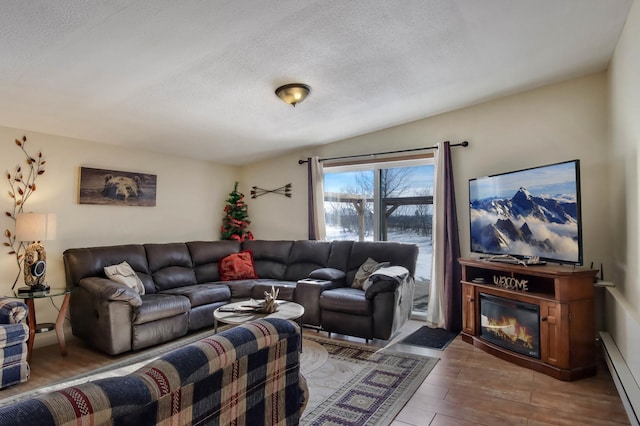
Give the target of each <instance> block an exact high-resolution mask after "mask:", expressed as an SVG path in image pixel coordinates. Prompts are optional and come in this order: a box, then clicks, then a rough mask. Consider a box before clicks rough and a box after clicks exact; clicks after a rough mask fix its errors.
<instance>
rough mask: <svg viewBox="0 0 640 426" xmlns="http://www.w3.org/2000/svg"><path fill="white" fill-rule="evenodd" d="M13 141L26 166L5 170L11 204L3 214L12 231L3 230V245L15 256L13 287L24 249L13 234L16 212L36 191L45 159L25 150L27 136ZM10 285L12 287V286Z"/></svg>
mask: <svg viewBox="0 0 640 426" xmlns="http://www.w3.org/2000/svg"><path fill="white" fill-rule="evenodd" d="M15 143H16V145H17V146H18V147H20V149H21V150H22V152H23V153H24V155H25V162H26V167H24V166H21V165H20V164H18V165H16V167H15V169H14V171H13V173H10V172H8V171H7V174H6V178H7V181H8V182H9V188H10V190H9V198H10V199H11V201H12V203H13V206H12V208H11V209H10V210H7V211H5V215H6V216H7V217H9V218H11V220H12V221H13V230H14V231H13V232H12V230H11V229H9V228H7V229H5V231H4V236H5V239H6V241H5V242H4V245H5V247H8V248H9V255H12V256H15V260H16V265H17V266H18V274H17V275H16V279H15V280H14V281H13V287H15V285H16V283H17V282H18V279H19V278H20V275H21V274H22V258H23V257H24V253H25V250H26V246H27V245H26V244H25V242H24V241H18V240H17V239H16V235H15V223H16V217H17V216H18V214H20V213H23V212H24V205H25V203H26V202H27V200H28V199H29V198H30V197H31V195H33V193H34V192H35V191H36V188H37V187H36V179H37V178H38V176H41V175H43V174H44V172H45V170H44V166H45V164H46V160H45V159H44V156H43V155H42V152H38V155H36V156H32V155H31V154H29V152H27V149H26V145H27V137H26V136H23V137H22V140H19V139H16V140H15ZM13 287H12V288H13Z"/></svg>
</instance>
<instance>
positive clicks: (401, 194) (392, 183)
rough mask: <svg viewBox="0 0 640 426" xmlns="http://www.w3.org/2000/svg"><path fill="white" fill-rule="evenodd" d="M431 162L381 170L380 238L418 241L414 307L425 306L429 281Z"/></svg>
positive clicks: (431, 213) (431, 206) (431, 214)
mask: <svg viewBox="0 0 640 426" xmlns="http://www.w3.org/2000/svg"><path fill="white" fill-rule="evenodd" d="M433 171H434V168H433V166H432V165H425V166H415V167H397V168H389V169H382V170H380V193H381V196H382V203H381V204H382V206H383V207H382V214H381V215H380V221H381V223H380V239H381V240H387V241H398V242H407V243H413V244H416V245H418V247H419V251H418V262H417V264H416V274H415V279H416V292H415V295H414V303H413V308H414V311H423V312H425V311H426V310H427V304H428V292H429V285H430V282H431V253H432V244H431V235H432V228H431V225H432V219H433Z"/></svg>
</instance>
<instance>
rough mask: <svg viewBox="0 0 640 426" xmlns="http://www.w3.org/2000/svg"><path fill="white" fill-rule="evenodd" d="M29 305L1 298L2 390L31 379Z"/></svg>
mask: <svg viewBox="0 0 640 426" xmlns="http://www.w3.org/2000/svg"><path fill="white" fill-rule="evenodd" d="M27 313H28V310H27V305H25V304H24V303H23V302H22V301H20V300H15V299H9V298H5V297H0V388H5V387H7V386H11V385H15V384H17V383H22V382H25V381H27V379H29V373H30V370H29V364H28V362H27V339H29V326H28V325H27V324H25V319H26V318H27Z"/></svg>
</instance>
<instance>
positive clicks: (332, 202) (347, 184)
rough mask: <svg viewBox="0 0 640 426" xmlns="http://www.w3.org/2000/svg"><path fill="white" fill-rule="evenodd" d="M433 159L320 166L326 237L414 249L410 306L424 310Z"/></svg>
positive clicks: (419, 311)
mask: <svg viewBox="0 0 640 426" xmlns="http://www.w3.org/2000/svg"><path fill="white" fill-rule="evenodd" d="M433 170H434V168H433V161H432V159H420V160H411V161H402V162H392V163H391V162H385V163H375V164H365V165H349V166H335V167H331V166H325V169H324V190H325V193H324V201H325V221H326V227H327V228H326V233H327V237H326V238H327V240H355V241H399V242H410V243H414V244H417V245H418V246H419V248H420V250H419V255H418V264H417V268H416V295H415V298H414V311H416V312H417V313H424V312H426V309H427V302H428V291H429V282H430V277H431V250H432V245H431V223H432V217H433Z"/></svg>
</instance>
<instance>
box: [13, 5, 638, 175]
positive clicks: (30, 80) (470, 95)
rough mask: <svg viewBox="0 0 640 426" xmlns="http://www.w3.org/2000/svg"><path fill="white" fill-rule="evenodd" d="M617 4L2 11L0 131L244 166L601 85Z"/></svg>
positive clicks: (624, 10)
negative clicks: (522, 97) (569, 81)
mask: <svg viewBox="0 0 640 426" xmlns="http://www.w3.org/2000/svg"><path fill="white" fill-rule="evenodd" d="M631 4H632V0H518V1H514V0H417V1H412V0H397V1H376V0H366V1H346V0H341V1H326V0H316V1H313V0H290V1H284V0H277V1H264V0H229V1H222V0H216V1H213V0H211V1H205V0H203V1H189V0H183V1H175V0H139V1H124V0H113V1H108V2H107V1H101V2H95V1H86V0H65V1H63V0H57V1H51V0H28V1H25V0H2V1H0V125H2V126H9V127H17V128H23V129H28V130H33V131H41V132H45V133H50V134H57V135H63V136H69V137H75V138H81V139H88V140H94V141H100V142H107V143H112V144H118V145H123V146H133V147H138V148H142V149H148V150H153V151H159V152H165V153H173V154H178V155H181V156H188V157H195V158H203V159H209V160H213V161H216V162H220V163H228V164H245V163H248V162H252V161H256V160H260V159H264V158H268V157H273V156H276V155H278V154H280V153H282V152H285V151H290V150H292V149H296V148H300V147H304V146H314V145H320V144H326V143H330V142H334V141H336V140H340V139H344V138H347V137H351V136H356V135H359V134H363V133H368V132H371V131H374V130H379V129H382V128H386V127H390V126H394V125H397V124H401V123H406V122H409V121H413V120H416V119H420V118H424V117H428V116H431V115H434V114H439V113H442V112H446V111H450V110H453V109H457V108H461V107H464V106H468V105H471V104H474V103H478V102H482V101H485V100H488V99H493V98H496V97H499V96H502V95H506V94H510V93H516V92H519V91H522V90H526V89H530V88H533V87H537V86H541V85H544V84H549V83H553V82H556V81H560V80H563V79H566V78H572V77H576V76H580V75H584V74H588V73H592V72H595V71H599V70H603V69H606V67H607V64H608V62H609V60H610V58H611V55H612V53H613V50H614V48H615V45H616V42H617V40H618V37H619V35H620V32H621V30H622V27H623V25H624V21H625V18H626V16H627V14H628V12H629V9H630V7H631ZM297 81H299V82H303V83H306V84H308V85H310V86H311V87H312V92H311V94H310V96H309V97H308V98H307V100H306V101H304V102H303V103H301V104H299V105H298V106H297V107H296V108H295V109H294V108H292V107H291V106H289V105H286V104H285V103H283V102H282V101H281V100H280V99H278V98H277V97H276V96H275V94H274V89H275V88H276V87H278V86H280V85H282V84H285V83H291V82H297Z"/></svg>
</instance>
